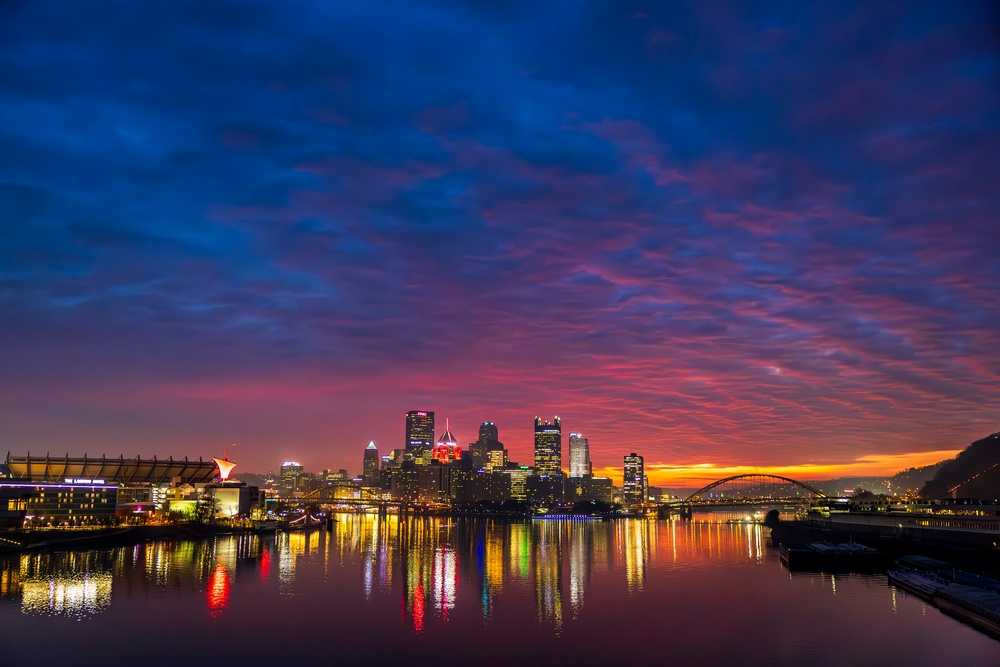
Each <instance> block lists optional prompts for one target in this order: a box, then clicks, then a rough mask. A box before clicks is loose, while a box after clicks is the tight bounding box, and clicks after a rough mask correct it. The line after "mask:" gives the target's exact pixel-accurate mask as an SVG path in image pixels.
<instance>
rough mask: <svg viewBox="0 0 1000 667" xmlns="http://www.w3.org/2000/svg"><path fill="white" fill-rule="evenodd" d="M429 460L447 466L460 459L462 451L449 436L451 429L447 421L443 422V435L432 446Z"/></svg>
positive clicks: (450, 435)
mask: <svg viewBox="0 0 1000 667" xmlns="http://www.w3.org/2000/svg"><path fill="white" fill-rule="evenodd" d="M431 458H432V459H433V460H435V461H437V462H438V463H440V464H442V465H448V464H449V463H451V462H452V461H454V460H456V459H460V458H462V449H461V448H460V447H459V446H458V441H457V440H455V436H453V435H452V434H451V427H450V426H449V425H448V421H447V420H445V429H444V433H442V434H441V437H440V438H438V441H437V444H436V445H434V450H433V451H432V454H431Z"/></svg>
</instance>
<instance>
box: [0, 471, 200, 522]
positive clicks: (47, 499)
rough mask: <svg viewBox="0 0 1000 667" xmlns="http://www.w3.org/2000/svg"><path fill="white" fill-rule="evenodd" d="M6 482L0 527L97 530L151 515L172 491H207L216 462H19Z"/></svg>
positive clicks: (0, 494)
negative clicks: (120, 518) (119, 517)
mask: <svg viewBox="0 0 1000 667" xmlns="http://www.w3.org/2000/svg"><path fill="white" fill-rule="evenodd" d="M2 467H3V468H4V470H5V471H6V472H5V473H4V477H3V478H2V479H0V527H8V528H10V527H14V528H20V527H21V524H22V523H23V524H24V525H26V526H49V525H52V526H61V525H70V526H74V525H94V524H102V523H108V522H110V521H111V520H113V518H114V516H115V514H116V511H117V513H123V512H124V513H127V514H140V513H149V512H151V511H152V510H153V509H154V508H155V507H157V505H158V504H159V503H161V502H162V501H161V500H160V498H162V497H164V493H163V491H164V490H165V489H166V488H168V487H175V488H176V487H183V486H190V487H192V488H193V487H195V486H198V487H204V486H205V485H206V484H208V483H209V482H211V481H212V480H213V479H215V478H216V477H217V476H218V475H219V467H218V466H217V465H216V463H215V462H214V461H202V460H201V459H198V460H197V461H189V460H188V459H186V458H185V459H182V460H178V461H175V460H174V459H173V458H168V459H165V460H158V459H156V458H153V459H140V458H139V457H136V458H134V459H126V458H125V457H124V456H120V457H118V458H111V459H109V458H107V457H105V456H102V457H100V458H91V457H88V456H83V457H71V456H69V455H67V456H60V457H52V456H49V455H45V456H31V455H30V454H29V455H27V456H13V455H11V454H10V453H8V454H7V459H6V461H5V462H4V465H3V466H2Z"/></svg>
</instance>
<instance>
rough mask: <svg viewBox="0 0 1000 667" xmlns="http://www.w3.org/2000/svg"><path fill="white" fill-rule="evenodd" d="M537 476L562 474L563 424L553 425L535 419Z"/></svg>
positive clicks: (556, 420)
mask: <svg viewBox="0 0 1000 667" xmlns="http://www.w3.org/2000/svg"><path fill="white" fill-rule="evenodd" d="M535 474H536V475H552V476H556V475H561V474H562V422H560V421H559V417H556V418H555V419H554V420H553V422H552V423H549V422H547V421H544V422H543V421H542V420H541V419H539V418H538V417H535Z"/></svg>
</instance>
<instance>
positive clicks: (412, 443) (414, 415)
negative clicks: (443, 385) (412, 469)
mask: <svg viewBox="0 0 1000 667" xmlns="http://www.w3.org/2000/svg"><path fill="white" fill-rule="evenodd" d="M433 447H434V413H433V412H427V411H425V410H410V411H409V412H407V413H406V453H407V454H409V455H410V456H411V457H412V458H413V460H414V461H421V460H422V459H423V455H424V452H429V451H431V449H432V448H433Z"/></svg>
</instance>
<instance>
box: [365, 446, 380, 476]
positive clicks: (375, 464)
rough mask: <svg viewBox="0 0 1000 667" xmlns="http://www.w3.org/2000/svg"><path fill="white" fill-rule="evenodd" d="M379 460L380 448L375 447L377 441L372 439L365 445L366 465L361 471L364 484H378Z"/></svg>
mask: <svg viewBox="0 0 1000 667" xmlns="http://www.w3.org/2000/svg"><path fill="white" fill-rule="evenodd" d="M379 461H380V459H379V456H378V448H376V447H375V441H371V442H369V443H368V446H367V447H365V459H364V467H363V468H362V473H361V483H362V484H363V485H364V486H378V483H379V473H378V471H379Z"/></svg>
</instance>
